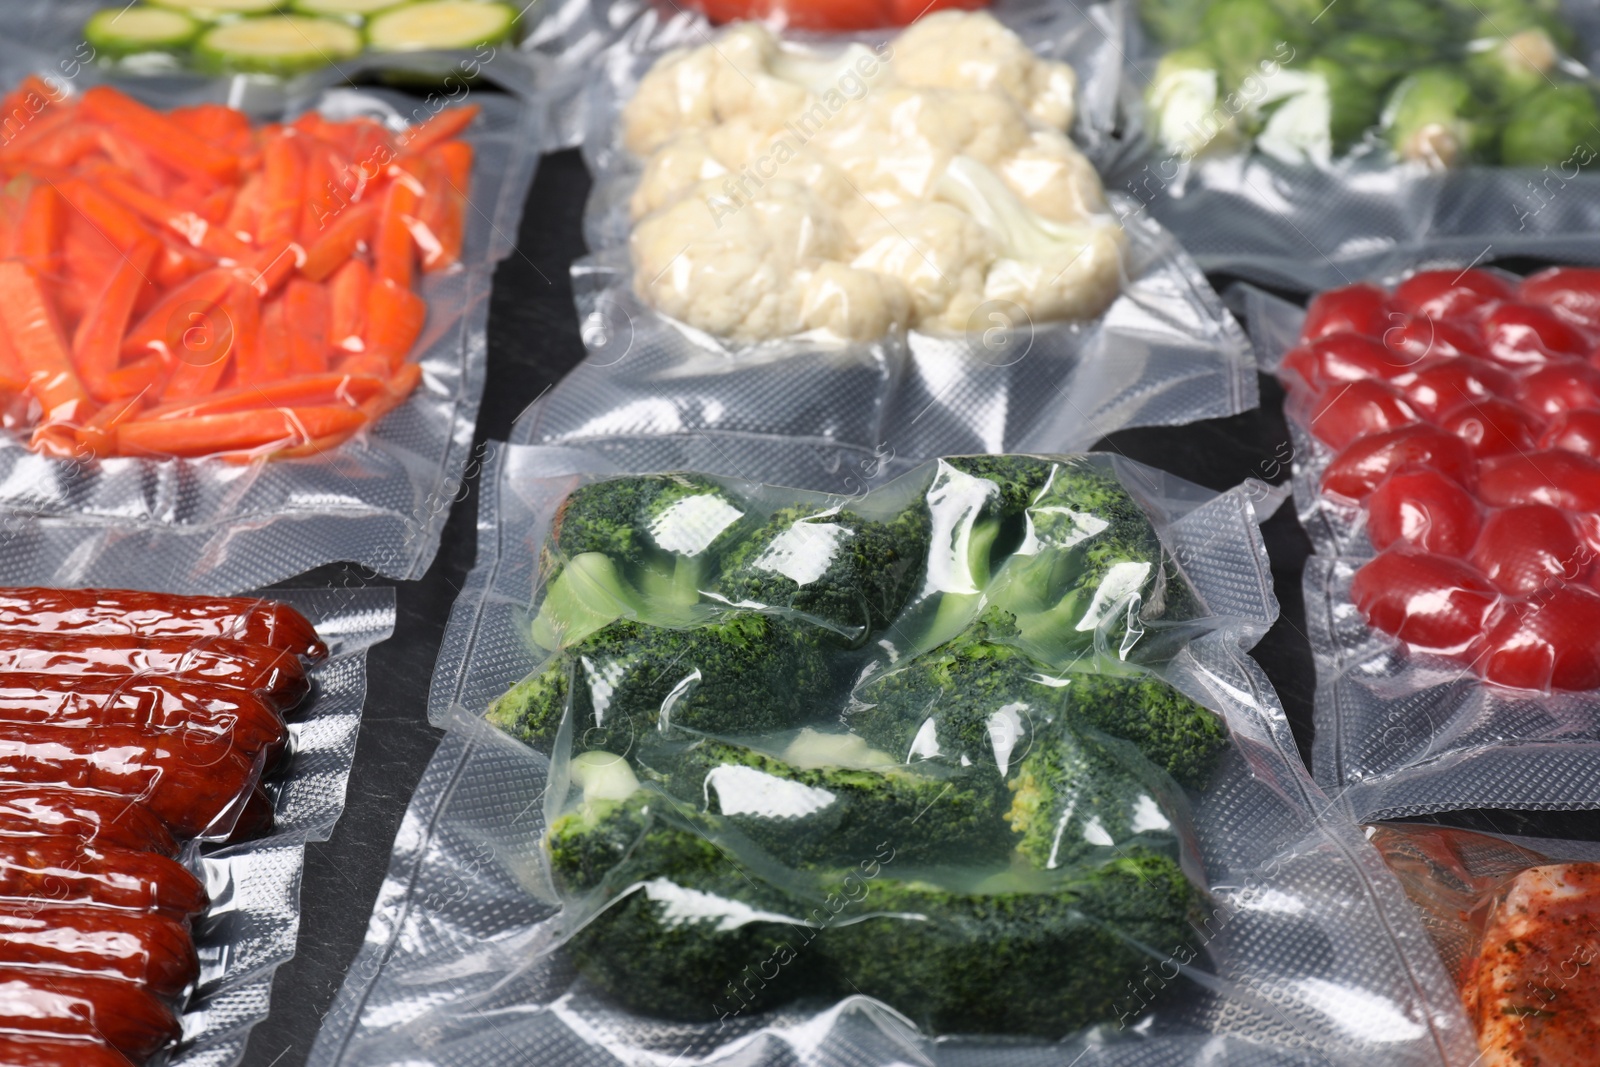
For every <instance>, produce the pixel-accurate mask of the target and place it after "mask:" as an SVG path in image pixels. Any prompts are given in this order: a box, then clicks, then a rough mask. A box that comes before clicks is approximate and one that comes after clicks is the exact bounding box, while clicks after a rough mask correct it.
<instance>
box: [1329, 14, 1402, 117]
mask: <svg viewBox="0 0 1600 1067" xmlns="http://www.w3.org/2000/svg"><path fill="white" fill-rule="evenodd" d="M1427 54H1428V49H1426V48H1419V47H1418V46H1417V44H1416V42H1414V41H1408V40H1406V39H1405V38H1403V37H1394V36H1391V35H1388V34H1383V33H1375V32H1368V31H1363V30H1357V31H1353V32H1350V33H1341V34H1338V35H1337V36H1335V37H1333V38H1332V39H1331V40H1329V41H1328V42H1327V44H1326V45H1324V46H1323V48H1322V51H1321V52H1320V53H1319V55H1318V57H1317V58H1318V59H1327V60H1330V61H1332V62H1334V63H1337V64H1339V65H1340V66H1341V67H1343V68H1344V70H1345V71H1346V73H1347V74H1348V76H1350V77H1352V78H1354V79H1356V80H1358V81H1359V82H1360V83H1361V84H1362V85H1365V86H1366V87H1367V88H1368V89H1371V90H1373V91H1374V92H1377V93H1382V92H1383V91H1384V90H1385V89H1387V88H1389V86H1391V85H1393V84H1394V83H1395V82H1396V81H1398V80H1399V79H1400V78H1402V77H1404V76H1405V75H1406V74H1408V73H1410V72H1411V71H1412V70H1413V69H1414V68H1415V67H1416V66H1417V65H1418V64H1419V63H1421V62H1423V61H1425V58H1426V56H1427ZM1374 111H1376V107H1374ZM1374 121H1375V117H1374Z"/></svg>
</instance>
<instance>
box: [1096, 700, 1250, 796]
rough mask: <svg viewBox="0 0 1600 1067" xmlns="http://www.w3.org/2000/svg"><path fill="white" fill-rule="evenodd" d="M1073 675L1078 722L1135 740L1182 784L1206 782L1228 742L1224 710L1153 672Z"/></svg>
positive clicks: (1157, 763)
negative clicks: (1201, 701) (1212, 707)
mask: <svg viewBox="0 0 1600 1067" xmlns="http://www.w3.org/2000/svg"><path fill="white" fill-rule="evenodd" d="M1069 677H1070V678H1071V684H1070V685H1068V686H1067V689H1066V698H1067V706H1068V714H1069V716H1070V717H1071V719H1072V720H1073V721H1074V722H1076V723H1079V724H1081V725H1084V726H1090V727H1093V728H1094V729H1096V730H1100V731H1101V732H1103V733H1107V734H1110V735H1111V736H1112V737H1120V738H1122V739H1123V740H1125V741H1131V742H1132V743H1133V745H1134V747H1136V748H1138V750H1139V751H1140V752H1142V753H1143V754H1144V755H1145V757H1146V758H1147V759H1149V760H1150V761H1151V762H1152V763H1154V764H1155V765H1156V766H1158V767H1160V768H1161V769H1162V770H1164V771H1166V772H1167V773H1168V774H1170V775H1172V777H1173V778H1174V779H1175V780H1176V781H1177V782H1178V784H1179V785H1182V786H1187V787H1189V788H1191V789H1200V788H1203V787H1204V786H1205V784H1206V781H1207V780H1208V779H1209V778H1210V777H1211V771H1212V768H1214V767H1215V766H1216V764H1217V760H1218V758H1220V757H1221V755H1222V751H1223V749H1225V748H1227V747H1228V728H1227V726H1226V725H1225V724H1224V723H1223V721H1222V718H1221V716H1219V715H1217V714H1216V713H1215V712H1213V711H1211V710H1210V709H1208V708H1205V707H1202V706H1201V705H1199V704H1196V703H1195V702H1194V701H1192V700H1190V699H1189V698H1188V697H1186V696H1184V695H1183V694H1182V693H1180V692H1178V691H1177V690H1176V689H1174V688H1173V687H1172V686H1170V685H1168V684H1167V683H1166V682H1164V681H1162V680H1161V679H1160V678H1157V677H1154V676H1153V675H1137V676H1131V677H1130V676H1120V675H1113V674H1090V673H1087V672H1084V673H1073V674H1071V675H1069Z"/></svg>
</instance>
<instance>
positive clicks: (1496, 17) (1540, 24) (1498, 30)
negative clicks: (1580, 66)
mask: <svg viewBox="0 0 1600 1067" xmlns="http://www.w3.org/2000/svg"><path fill="white" fill-rule="evenodd" d="M1465 13H1466V14H1467V16H1468V17H1470V18H1471V19H1472V20H1473V23H1472V32H1471V35H1470V36H1471V38H1472V39H1473V40H1475V41H1504V40H1505V39H1506V38H1508V37H1512V36H1515V35H1516V34H1518V33H1521V32H1522V31H1523V30H1543V31H1544V32H1545V34H1546V36H1548V37H1549V38H1550V39H1551V40H1552V41H1554V42H1555V44H1556V47H1557V48H1560V49H1561V50H1562V51H1568V52H1570V51H1571V50H1572V49H1573V47H1574V46H1576V45H1577V43H1578V39H1577V36H1576V35H1575V34H1574V33H1573V32H1572V28H1571V27H1570V26H1568V25H1567V24H1566V23H1565V22H1564V21H1562V18H1561V5H1560V4H1559V3H1555V4H1547V3H1530V2H1529V0H1480V2H1479V3H1476V4H1473V6H1472V7H1471V8H1469V9H1468V10H1467V11H1466V12H1465Z"/></svg>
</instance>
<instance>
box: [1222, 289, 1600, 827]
mask: <svg viewBox="0 0 1600 1067" xmlns="http://www.w3.org/2000/svg"><path fill="white" fill-rule="evenodd" d="M1589 274H1590V272H1588V271H1584V270H1578V271H1573V270H1561V269H1556V270H1552V271H1548V272H1541V273H1540V274H1537V275H1533V276H1530V277H1529V278H1528V279H1526V280H1522V281H1520V282H1519V280H1518V279H1516V278H1514V277H1511V276H1508V275H1502V274H1499V273H1496V272H1492V271H1483V270H1481V269H1479V270H1472V271H1467V270H1463V269H1462V268H1459V267H1450V268H1444V269H1440V270H1437V271H1419V272H1416V273H1414V274H1410V275H1409V276H1390V277H1388V278H1383V279H1379V280H1378V282H1377V284H1368V283H1361V284H1358V285H1356V286H1351V287H1346V288H1343V289H1339V290H1334V291H1330V292H1329V293H1326V294H1323V295H1321V296H1319V297H1317V298H1316V299H1315V300H1314V301H1313V303H1312V305H1311V310H1310V314H1309V315H1307V314H1306V313H1305V312H1302V311H1301V309H1299V308H1297V307H1294V306H1292V305H1289V304H1286V303H1284V302H1283V301H1280V300H1278V299H1276V298H1274V297H1271V296H1268V295H1267V294H1265V293H1262V292H1259V291H1255V290H1249V291H1247V292H1246V293H1245V296H1244V300H1245V303H1246V311H1247V314H1248V316H1249V318H1250V321H1251V323H1252V328H1253V330H1254V332H1255V336H1256V337H1257V338H1258V339H1259V343H1260V344H1261V345H1262V346H1263V347H1262V352H1261V355H1262V359H1263V364H1264V366H1266V367H1267V368H1268V369H1271V370H1275V371H1276V373H1278V374H1279V376H1280V377H1282V378H1283V379H1284V381H1285V382H1286V384H1287V385H1288V387H1289V390H1290V396H1291V399H1290V400H1289V402H1288V408H1289V416H1290V424H1291V428H1292V431H1293V433H1294V442H1293V443H1294V491H1295V498H1296V501H1297V505H1298V508H1299V511H1300V516H1301V521H1302V523H1303V524H1304V526H1305V528H1306V530H1307V532H1308V533H1309V534H1310V536H1311V540H1312V543H1313V545H1314V546H1315V549H1316V554H1315V555H1313V556H1312V557H1311V558H1310V560H1309V561H1308V562H1307V565H1306V570H1305V577H1304V584H1305V592H1306V604H1307V625H1308V635H1309V636H1310V638H1311V644H1312V648H1313V651H1314V653H1315V655H1316V658H1317V666H1318V678H1319V686H1318V691H1317V701H1316V738H1315V742H1314V748H1313V754H1314V768H1315V772H1316V775H1317V779H1318V781H1319V782H1321V783H1322V784H1323V786H1324V787H1325V788H1327V789H1329V790H1330V791H1340V790H1342V795H1343V797H1344V798H1345V799H1346V800H1347V801H1348V802H1349V804H1350V805H1351V807H1352V809H1353V810H1354V812H1355V814H1356V815H1357V817H1359V818H1380V817H1381V818H1403V817H1405V816H1407V815H1413V814H1420V813H1424V812H1429V811H1441V810H1450V809H1459V808H1480V807H1482V808H1533V809H1538V808H1584V807H1592V806H1593V805H1594V803H1595V801H1594V798H1593V796H1592V792H1593V791H1592V789H1591V788H1590V783H1591V782H1592V774H1593V767H1594V766H1595V764H1594V761H1595V760H1596V759H1597V758H1600V748H1597V742H1600V735H1597V734H1596V726H1595V716H1594V697H1593V691H1594V688H1595V686H1596V684H1597V683H1600V677H1596V676H1595V675H1594V674H1593V670H1592V666H1591V664H1592V660H1593V656H1592V653H1591V652H1589V651H1588V645H1586V644H1585V642H1588V641H1592V639H1593V635H1592V630H1591V627H1590V626H1589V625H1588V624H1587V622H1585V619H1586V616H1585V614H1584V613H1585V611H1586V610H1588V609H1589V608H1590V606H1591V604H1600V597H1597V596H1596V594H1595V592H1594V590H1593V587H1592V581H1591V572H1592V557H1593V549H1591V548H1589V547H1588V546H1589V544H1590V543H1591V527H1592V514H1593V511H1592V509H1593V507H1594V501H1592V500H1590V499H1588V498H1587V497H1585V496H1584V494H1585V492H1586V491H1587V487H1588V486H1589V484H1590V483H1591V481H1592V479H1593V478H1594V474H1593V471H1592V468H1594V467H1595V464H1594V460H1593V459H1592V452H1590V451H1586V449H1587V448H1588V445H1587V442H1588V440H1589V439H1588V438H1587V437H1585V436H1584V435H1583V433H1582V432H1581V431H1582V429H1583V427H1584V426H1585V425H1586V424H1587V422H1588V421H1589V420H1590V419H1592V417H1593V412H1594V410H1595V405H1596V404H1597V403H1600V399H1597V397H1600V394H1595V393H1594V392H1593V391H1592V390H1590V388H1589V386H1588V385H1587V384H1586V383H1588V382H1589V380H1590V376H1591V375H1592V373H1593V371H1592V369H1591V368H1590V367H1589V365H1588V363H1587V362H1586V356H1587V353H1588V351H1589V346H1590V342H1589V340H1588V337H1589V335H1588V333H1587V330H1588V329H1589V328H1588V327H1586V326H1584V325H1582V318H1581V311H1582V307H1583V305H1582V298H1583V294H1584V292H1586V291H1587V289H1586V279H1587V278H1588V275H1589ZM1396 283H1398V285H1396ZM1390 286H1396V287H1394V288H1392V289H1391V288H1389V287H1390ZM1256 327H1259V329H1256ZM1575 346H1576V347H1575ZM1391 402H1392V403H1391ZM1380 411H1388V412H1389V414H1388V415H1383V414H1378V413H1379V412H1380ZM1390 416H1392V417H1393V418H1392V420H1391V418H1390ZM1380 423H1382V425H1380Z"/></svg>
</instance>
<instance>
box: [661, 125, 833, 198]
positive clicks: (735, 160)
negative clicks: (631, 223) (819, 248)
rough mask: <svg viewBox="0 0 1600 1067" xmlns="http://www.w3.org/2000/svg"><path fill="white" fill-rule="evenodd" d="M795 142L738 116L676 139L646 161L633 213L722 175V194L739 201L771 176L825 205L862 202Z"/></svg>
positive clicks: (825, 164) (815, 156)
mask: <svg viewBox="0 0 1600 1067" xmlns="http://www.w3.org/2000/svg"><path fill="white" fill-rule="evenodd" d="M798 145H799V141H798V138H796V137H795V136H794V135H793V134H792V133H790V132H789V131H787V130H780V131H778V132H777V133H775V134H770V135H769V134H765V133H763V132H762V131H759V130H757V129H755V128H754V127H752V126H751V125H750V124H749V123H748V122H745V121H744V120H742V119H736V120H734V121H732V122H726V123H723V124H722V125H720V126H713V127H711V128H710V129H708V130H703V131H697V132H694V133H687V134H684V135H683V136H682V137H678V138H674V139H673V140H671V141H668V142H667V143H666V144H664V145H662V146H661V147H660V148H659V149H657V150H656V151H655V152H654V153H653V154H652V155H651V156H650V158H649V159H648V160H646V162H645V167H644V173H643V174H642V175H641V176H640V178H639V185H638V187H637V188H636V189H635V190H634V193H633V199H632V201H631V202H630V207H631V209H632V212H633V217H634V218H636V219H637V218H640V217H642V216H644V215H648V214H649V213H650V212H652V211H656V210H658V209H660V208H662V207H665V206H666V205H667V204H670V203H672V202H673V201H674V200H676V199H678V197H680V196H682V195H683V194H684V193H685V192H687V191H688V190H690V189H694V188H695V187H697V186H698V185H700V184H701V183H702V182H706V181H710V180H712V179H721V185H722V195H723V196H724V197H725V198H727V199H729V200H732V201H734V202H738V203H742V202H743V201H745V200H748V199H750V198H751V197H752V196H755V195H756V193H757V191H758V190H760V189H761V188H762V187H763V186H765V185H766V184H767V183H768V182H771V181H775V180H781V181H787V182H793V183H794V184H796V185H804V186H806V187H807V188H808V189H810V190H811V193H812V195H813V196H816V197H817V198H819V199H820V200H822V202H823V203H825V204H829V205H830V206H833V207H835V208H840V209H842V210H846V211H848V210H849V205H850V204H851V202H859V201H860V199H861V198H860V197H859V196H857V195H856V192H855V190H854V189H853V188H852V187H851V185H850V182H849V180H848V179H847V178H846V177H845V175H844V173H843V172H842V171H841V170H839V168H838V167H836V166H834V165H833V164H832V163H830V162H828V160H826V159H824V158H823V157H822V156H820V155H818V154H817V153H816V152H814V151H812V150H811V149H810V148H807V147H803V146H798ZM797 146H798V147H797ZM863 206H864V205H863Z"/></svg>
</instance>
